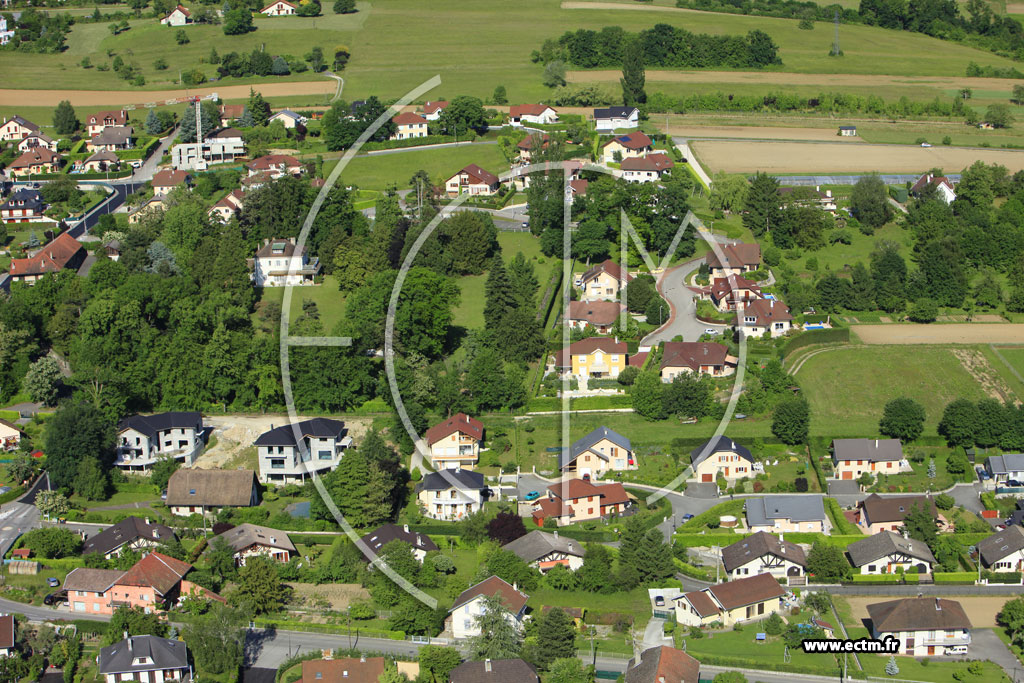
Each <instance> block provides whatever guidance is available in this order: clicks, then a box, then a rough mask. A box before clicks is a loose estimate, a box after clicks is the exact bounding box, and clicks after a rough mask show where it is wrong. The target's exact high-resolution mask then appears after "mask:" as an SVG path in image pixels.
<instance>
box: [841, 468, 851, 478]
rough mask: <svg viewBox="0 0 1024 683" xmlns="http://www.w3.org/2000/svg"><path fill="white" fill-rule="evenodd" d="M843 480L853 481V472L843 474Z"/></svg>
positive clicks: (848, 471)
mask: <svg viewBox="0 0 1024 683" xmlns="http://www.w3.org/2000/svg"><path fill="white" fill-rule="evenodd" d="M843 479H853V472H851V471H850V470H846V471H845V472H843Z"/></svg>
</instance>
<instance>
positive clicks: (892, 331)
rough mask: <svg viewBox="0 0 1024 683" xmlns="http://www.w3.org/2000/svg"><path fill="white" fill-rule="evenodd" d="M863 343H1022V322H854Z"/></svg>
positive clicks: (1023, 336) (1023, 337)
mask: <svg viewBox="0 0 1024 683" xmlns="http://www.w3.org/2000/svg"><path fill="white" fill-rule="evenodd" d="M851 329H852V330H853V332H854V333H855V334H856V335H857V336H858V337H859V338H860V340H861V341H862V342H864V343H865V344H1024V323H1006V324H1001V325H1000V324H994V323H992V324H976V323H962V324H957V323H951V324H949V325H909V324H908V325H854V326H853V327H852V328H851Z"/></svg>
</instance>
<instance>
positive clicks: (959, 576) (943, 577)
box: [932, 572, 978, 584]
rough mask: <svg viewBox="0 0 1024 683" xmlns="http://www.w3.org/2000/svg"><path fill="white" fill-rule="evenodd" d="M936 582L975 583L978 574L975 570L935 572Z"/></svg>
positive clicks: (933, 576)
mask: <svg viewBox="0 0 1024 683" xmlns="http://www.w3.org/2000/svg"><path fill="white" fill-rule="evenodd" d="M932 578H934V579H935V583H947V584H948V583H955V584H973V583H974V582H975V581H976V580H977V578H978V575H977V574H975V573H974V572H935V573H934V574H933V575H932Z"/></svg>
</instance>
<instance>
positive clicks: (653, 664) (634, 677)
mask: <svg viewBox="0 0 1024 683" xmlns="http://www.w3.org/2000/svg"><path fill="white" fill-rule="evenodd" d="M629 663H630V665H631V666H630V668H629V669H627V670H626V676H625V680H626V683H697V682H698V681H699V680H700V662H698V661H697V660H696V659H694V658H693V657H691V656H690V655H688V654H686V653H685V652H683V651H682V650H677V649H676V648H674V647H667V646H665V645H662V646H659V647H652V648H648V649H647V650H644V651H643V653H642V654H641V655H640V657H639V659H632V660H630V662H629Z"/></svg>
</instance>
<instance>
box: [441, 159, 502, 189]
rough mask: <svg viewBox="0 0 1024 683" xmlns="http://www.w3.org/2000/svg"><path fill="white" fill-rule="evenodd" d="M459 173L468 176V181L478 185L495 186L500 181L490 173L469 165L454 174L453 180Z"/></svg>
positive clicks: (474, 165)
mask: <svg viewBox="0 0 1024 683" xmlns="http://www.w3.org/2000/svg"><path fill="white" fill-rule="evenodd" d="M460 173H465V174H466V175H468V176H469V178H470V180H475V181H476V182H478V183H482V184H484V185H488V186H491V185H497V184H498V183H500V182H501V179H500V178H499V177H498V176H496V175H494V174H493V173H491V172H490V171H486V170H484V169H482V168H480V167H479V166H477V165H476V164H470V165H469V166H466V167H465V168H464V169H462V170H461V171H459V173H456V174H455V175H453V176H452V177H453V178H454V177H455V176H457V175H459V174H460Z"/></svg>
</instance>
